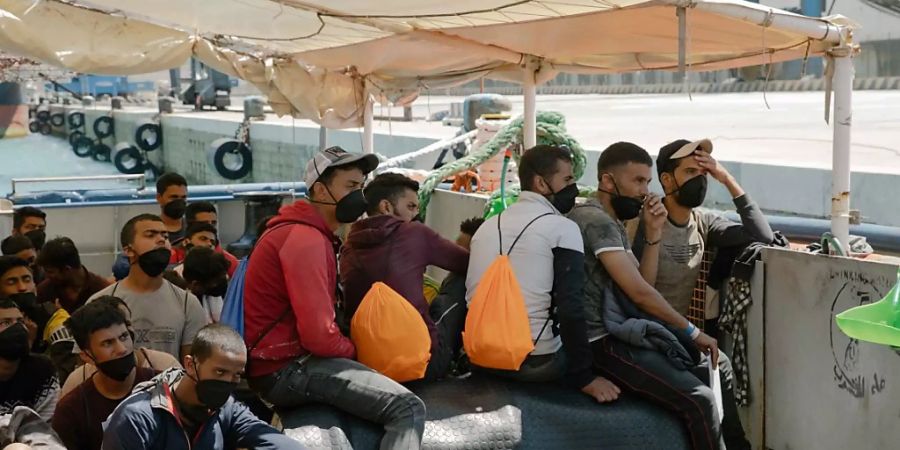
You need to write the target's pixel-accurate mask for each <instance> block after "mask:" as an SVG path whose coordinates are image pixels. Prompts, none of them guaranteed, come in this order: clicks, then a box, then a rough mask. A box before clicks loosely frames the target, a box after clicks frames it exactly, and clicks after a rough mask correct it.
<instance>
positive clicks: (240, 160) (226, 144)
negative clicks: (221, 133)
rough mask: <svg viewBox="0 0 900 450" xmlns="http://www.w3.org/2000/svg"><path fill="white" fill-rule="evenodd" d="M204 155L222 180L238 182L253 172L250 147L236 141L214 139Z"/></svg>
mask: <svg viewBox="0 0 900 450" xmlns="http://www.w3.org/2000/svg"><path fill="white" fill-rule="evenodd" d="M206 155H207V159H208V160H209V165H210V166H212V167H213V169H215V171H216V173H218V174H219V175H221V176H222V178H225V179H228V180H239V179H241V178H244V177H246V176H247V175H250V172H252V171H253V153H252V152H251V151H250V146H249V145H247V144H245V143H243V142H241V141H239V140H237V139H231V138H221V139H216V140H215V141H213V142H212V143H211V144H209V148H208V149H207V151H206ZM236 158H237V161H235V159H236Z"/></svg>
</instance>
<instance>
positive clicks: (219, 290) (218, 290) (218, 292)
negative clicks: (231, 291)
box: [206, 280, 228, 297]
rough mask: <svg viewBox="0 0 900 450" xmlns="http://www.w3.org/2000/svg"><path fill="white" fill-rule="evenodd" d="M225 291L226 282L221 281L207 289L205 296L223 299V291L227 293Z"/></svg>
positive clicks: (226, 287)
mask: <svg viewBox="0 0 900 450" xmlns="http://www.w3.org/2000/svg"><path fill="white" fill-rule="evenodd" d="M227 290H228V282H227V281H224V280H223V281H222V282H221V283H219V284H216V285H215V286H212V287H210V288H208V289H207V290H206V295H208V296H210V297H224V296H225V291H227Z"/></svg>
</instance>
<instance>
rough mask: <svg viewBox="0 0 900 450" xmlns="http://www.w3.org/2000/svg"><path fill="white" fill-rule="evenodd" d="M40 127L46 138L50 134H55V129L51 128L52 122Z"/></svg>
mask: <svg viewBox="0 0 900 450" xmlns="http://www.w3.org/2000/svg"><path fill="white" fill-rule="evenodd" d="M40 127H41V134H43V135H44V136H49V135H50V133H52V132H53V127H51V126H50V122H41V123H40Z"/></svg>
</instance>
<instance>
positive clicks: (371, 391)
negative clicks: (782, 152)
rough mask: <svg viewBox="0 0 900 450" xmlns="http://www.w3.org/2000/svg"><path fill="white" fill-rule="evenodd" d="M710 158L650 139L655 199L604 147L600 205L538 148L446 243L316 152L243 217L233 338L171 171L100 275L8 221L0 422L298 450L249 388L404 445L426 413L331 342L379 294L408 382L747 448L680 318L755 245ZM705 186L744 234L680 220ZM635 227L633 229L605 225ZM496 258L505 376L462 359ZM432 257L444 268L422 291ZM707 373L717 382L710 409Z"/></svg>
mask: <svg viewBox="0 0 900 450" xmlns="http://www.w3.org/2000/svg"><path fill="white" fill-rule="evenodd" d="M711 151H712V144H711V143H710V142H709V141H707V140H702V141H694V142H691V141H687V140H679V141H675V142H673V143H671V144H669V145H666V146H665V147H663V148H662V149H661V150H660V152H659V156H658V157H657V160H656V170H657V175H658V180H659V183H660V185H661V187H662V190H663V192H664V193H665V195H664V196H662V197H660V196H658V195H655V194H652V193H651V192H650V189H649V187H650V183H651V180H652V178H653V177H652V173H651V172H652V167H653V160H652V159H651V157H650V155H649V154H648V153H647V152H646V151H645V150H644V149H642V148H641V147H639V146H638V145H635V144H632V143H627V142H618V143H615V144H613V145H611V146H609V147H608V148H607V149H606V150H604V151H603V152H602V153H601V155H600V159H599V162H598V165H597V169H598V170H597V173H598V180H597V186H598V187H597V191H596V193H595V194H592V195H591V196H590V197H589V198H588V199H587V201H585V202H581V203H579V202H576V197H577V196H578V188H577V186H576V185H575V177H574V174H573V157H572V155H571V154H570V152H569V150H568V149H565V148H559V147H553V146H545V145H539V146H537V147H534V148H532V149H529V150H527V151H525V152H524V153H523V154H522V155H521V158H520V160H519V162H518V171H519V179H520V182H521V187H522V191H521V194H520V195H519V198H518V201H517V202H516V203H514V204H512V205H511V206H509V207H508V208H507V209H506V210H505V211H503V212H502V213H501V214H499V215H497V216H494V217H491V218H489V219H487V220H486V221H483V220H481V219H471V220H467V221H466V222H464V223H463V224H462V226H461V230H460V231H461V234H460V236H459V238H458V239H457V240H456V242H452V241H449V240H447V239H444V238H443V237H441V236H440V235H438V234H437V233H436V232H435V231H433V230H431V229H430V228H428V227H427V226H426V225H424V224H423V223H422V222H421V220H419V210H418V209H419V204H418V188H419V186H418V184H417V183H416V182H415V181H413V180H411V179H409V178H407V177H405V176H403V175H400V174H395V173H383V174H380V175H378V176H376V177H374V179H372V180H371V181H370V182H369V183H368V184H367V183H366V180H367V177H368V175H369V174H370V173H372V172H373V171H374V170H375V169H376V168H377V166H378V159H377V157H375V156H374V155H363V154H356V153H350V152H346V151H344V150H342V149H340V148H338V147H332V148H329V149H326V150H324V151H321V152H319V153H317V154H316V155H315V156H314V157H313V159H312V160H310V162H309V163H308V165H307V168H306V173H305V180H304V181H305V182H306V186H307V189H308V191H307V198H306V199H304V200H299V201H297V202H294V203H293V204H290V205H287V206H284V207H282V208H281V210H280V211H279V213H278V214H277V215H276V216H274V217H272V218H270V219H268V220H267V221H265V222H264V223H263V224H261V227H260V230H259V238H258V240H257V242H256V244H255V246H254V248H253V251H252V253H251V254H250V256H249V260H248V263H247V264H246V269H245V273H243V274H242V276H243V287H244V288H243V291H242V293H241V294H242V301H243V308H244V316H243V325H244V330H243V338H241V336H240V335H239V334H237V332H235V331H234V330H233V329H231V328H229V327H228V326H226V325H224V324H219V323H217V322H218V321H219V318H220V315H221V313H222V308H223V299H222V297H223V296H224V295H225V291H226V287H227V282H228V279H229V278H230V277H231V276H232V275H234V272H235V270H236V268H237V266H238V264H237V260H236V259H235V258H234V257H233V256H231V255H229V254H228V253H227V252H225V251H224V250H222V248H221V247H220V246H219V243H218V237H217V231H216V228H217V222H218V221H217V215H216V210H215V207H214V206H213V205H211V204H209V203H205V202H197V203H191V204H190V205H188V204H187V202H186V199H187V182H186V181H185V180H184V178H183V177H181V176H179V175H177V174H171V173H170V174H166V175H164V176H162V177H160V179H159V181H158V183H157V194H158V195H157V200H158V203H159V205H160V207H161V215H159V216H156V215H152V214H142V215H138V216H136V217H134V218H132V219H130V220H129V221H128V222H127V223H126V224H125V226H124V227H123V229H122V232H121V236H120V240H121V246H122V249H123V251H122V255H121V256H120V257H119V258H118V260H117V262H116V266H115V267H114V270H113V273H114V275H115V278H116V279H117V281H114V280H113V279H106V278H104V277H102V276H98V275H96V274H93V273H91V272H89V271H88V270H87V269H86V268H85V267H84V266H83V265H82V264H81V261H80V258H79V255H78V251H77V249H76V248H75V245H74V243H73V242H72V240H70V239H68V238H65V237H58V238H54V239H52V240H50V241H48V242H46V243H43V242H40V244H41V245H37V244H38V242H35V241H36V240H38V238H39V240H43V237H44V232H43V230H44V228H45V227H46V220H45V219H46V216H45V215H44V214H43V213H42V212H41V211H39V210H36V209H34V208H21V209H19V210H17V212H16V215H15V220H14V222H15V223H14V230H13V234H12V236H10V237H9V238H7V240H4V242H3V252H4V254H9V256H3V257H0V298H4V300H2V301H0V414H2V415H8V414H14V413H15V411H14V410H15V409H16V407H20V406H24V407H26V408H30V410H33V411H34V413H36V414H37V415H38V416H40V418H41V419H43V420H44V421H48V422H49V423H50V424H51V425H52V428H53V430H55V431H56V434H57V435H58V437H59V439H60V440H61V445H63V446H65V447H66V448H69V449H99V448H108V449H118V448H122V449H132V448H160V449H162V448H169V447H172V446H174V448H193V447H197V448H235V447H237V448H299V444H298V443H296V442H294V441H291V440H290V439H288V438H286V437H285V436H284V435H282V434H280V433H279V432H278V431H276V430H275V429H273V428H271V427H270V426H268V425H267V424H265V423H264V422H263V421H261V420H260V419H258V418H257V416H255V415H254V414H253V413H252V412H250V410H249V409H248V408H247V407H246V406H244V405H243V404H242V403H241V402H238V401H236V400H235V399H234V396H233V393H234V392H235V390H236V389H237V387H238V383H239V382H241V381H242V379H243V378H246V381H247V384H248V385H249V388H250V389H252V391H253V392H255V394H256V395H258V397H259V398H261V399H263V400H264V401H265V402H266V403H267V404H269V405H272V406H274V407H276V408H285V409H289V408H295V407H300V406H302V405H304V404H308V403H309V402H317V403H324V404H328V405H331V406H333V407H335V408H337V409H339V410H343V411H346V412H348V413H351V414H353V415H355V416H357V417H361V418H363V419H366V420H369V421H371V422H375V423H378V424H382V425H383V426H384V430H385V433H384V437H383V438H382V443H381V448H391V449H395V448H396V449H417V448H420V447H421V441H422V434H423V431H424V425H425V405H424V403H423V402H422V400H421V399H419V398H418V397H417V396H416V395H415V394H414V393H412V392H411V391H410V390H409V389H407V388H406V387H404V386H403V385H402V384H400V383H397V382H395V381H394V380H392V379H390V378H388V377H387V376H385V375H383V374H381V373H379V372H377V371H375V370H373V369H371V368H369V367H367V366H366V365H364V364H362V363H360V362H359V361H357V360H356V356H357V349H356V346H355V345H354V341H353V340H352V337H353V336H350V335H349V332H348V330H347V329H346V324H347V323H349V321H350V320H351V318H352V317H353V316H354V314H355V313H356V311H357V308H358V307H359V306H360V303H361V302H362V300H363V298H364V297H365V296H366V293H367V292H368V291H369V289H370V288H371V286H372V285H373V284H374V283H376V282H382V283H384V284H386V285H387V286H389V287H390V288H392V289H393V290H394V291H396V292H397V293H398V294H400V295H401V296H402V297H403V298H404V299H405V300H407V301H408V302H409V303H410V305H411V306H412V307H413V308H414V309H415V310H416V311H417V312H418V314H419V315H420V316H421V319H422V321H424V323H425V325H426V327H427V330H428V337H429V338H430V342H429V343H428V344H429V346H430V359H429V361H428V364H427V370H425V372H424V375H423V378H424V379H427V380H440V379H442V378H446V377H448V376H452V375H454V374H458V373H460V372H461V371H467V370H469V369H471V370H474V371H479V372H483V373H485V374H487V375H488V376H500V377H505V378H511V379H514V380H518V381H521V382H560V383H564V384H565V385H568V386H571V387H572V388H574V389H578V390H580V391H581V392H583V393H585V394H586V395H588V396H590V397H591V398H593V399H595V400H596V401H598V402H614V401H615V400H616V399H617V398H618V397H619V396H620V395H621V394H622V393H623V392H625V393H629V394H630V395H635V396H639V397H642V398H645V399H647V400H648V401H650V402H653V403H656V404H657V405H659V406H660V407H662V408H665V409H668V410H670V411H672V412H673V413H675V414H676V415H677V416H678V417H679V418H680V419H682V420H683V422H684V425H685V428H686V430H687V435H688V439H689V443H690V446H691V448H694V449H713V448H715V449H722V448H726V446H727V448H729V449H741V448H749V444H748V442H747V441H746V439H745V437H744V432H743V429H742V426H741V423H740V421H739V419H738V417H737V409H736V405H735V402H734V398H733V394H732V393H731V381H732V380H731V367H730V362H729V360H728V358H727V357H726V356H725V355H724V354H723V353H720V352H719V349H718V344H717V341H716V339H715V338H714V337H712V336H710V335H707V334H706V333H704V332H702V331H701V330H700V329H699V328H697V327H696V326H694V325H693V324H692V323H691V322H690V321H688V319H687V318H686V317H685V316H686V314H687V312H688V307H689V304H690V299H691V297H692V295H693V291H694V288H695V283H696V280H697V276H698V273H699V271H700V263H701V261H702V259H703V254H704V252H705V251H706V250H708V249H711V248H714V247H725V246H735V245H745V244H748V243H750V242H764V243H770V242H771V241H772V240H773V235H772V231H771V229H770V228H769V226H768V224H767V223H766V221H765V218H764V216H763V215H762V213H761V212H760V210H759V208H758V206H757V205H756V204H755V203H754V202H753V201H752V200H750V198H749V196H748V195H747V194H746V193H744V191H743V190H742V189H741V187H740V186H739V185H738V183H737V182H736V181H735V179H734V178H733V177H732V176H731V174H729V173H728V171H727V170H726V169H725V168H724V167H723V166H722V165H720V164H719V163H718V162H717V161H716V160H715V159H713V158H712V156H711V154H710V153H711ZM709 178H712V179H713V180H715V181H717V182H719V183H721V184H722V185H723V186H724V187H725V188H726V189H727V190H728V191H729V192H730V194H731V196H732V198H733V199H734V204H735V206H736V208H737V211H738V213H739V215H740V217H741V223H735V222H731V221H729V220H727V219H725V218H723V217H722V216H720V215H718V214H715V213H712V212H710V211H707V210H702V209H698V207H699V206H700V205H701V204H702V203H703V200H704V198H705V195H706V190H707V183H708V179H709ZM363 216H365V217H364V218H362V219H360V218H361V217H363ZM632 219H636V220H635V222H637V223H638V226H637V232H636V233H635V234H634V236H633V238H632V237H629V233H628V232H626V229H625V226H624V225H623V223H624V222H626V221H631V220H632ZM33 230H40V231H41V233H35V232H34V231H33ZM339 236H341V237H343V239H341V238H339ZM26 241H28V242H29V243H30V244H31V245H30V246H29V245H28V244H26ZM26 247H27V248H26ZM632 249H635V250H632ZM7 250H9V251H7ZM500 254H503V255H508V257H509V261H510V264H511V266H512V268H513V272H514V273H515V276H516V278H517V280H518V283H519V285H520V286H521V294H522V298H523V299H524V302H525V309H526V310H527V315H528V321H529V323H530V327H531V334H532V336H531V337H532V339H533V340H534V350H533V351H532V352H531V353H530V354H529V355H528V356H527V357H526V358H525V360H524V362H523V363H522V364H521V367H520V368H519V369H518V370H498V369H490V368H485V367H479V366H478V365H477V364H471V366H470V365H468V364H465V363H464V362H463V361H464V360H465V355H464V354H463V355H461V353H462V352H461V342H462V331H463V328H464V323H465V321H466V313H467V305H468V302H469V301H471V299H472V297H473V295H474V293H475V291H476V289H477V287H478V285H479V282H480V281H481V279H482V278H483V277H484V276H485V273H486V271H487V269H488V267H489V266H490V265H491V263H492V262H493V261H494V259H495V258H496V257H497V256H498V255H500ZM636 254H637V256H636ZM429 266H435V267H439V268H441V269H444V270H446V271H448V272H449V273H450V274H449V276H448V277H447V278H446V279H445V281H444V283H443V284H442V285H441V288H440V291H439V293H438V294H437V295H436V297H434V298H433V299H432V298H429V297H430V296H426V293H425V291H424V290H423V285H424V279H425V271H426V268H427V267H429ZM37 277H42V278H43V281H41V282H40V283H39V284H38V285H37V286H36V285H35V278H37ZM635 327H638V328H641V330H642V332H637V330H636V328H635ZM647 330H650V332H648V331H647ZM650 334H653V336H654V338H653V339H648V338H647V336H648V335H650ZM675 349H680V350H681V351H676V350H675ZM41 353H43V354H44V355H46V356H47V357H45V356H43V355H41ZM48 357H49V358H48ZM245 365H246V366H247V367H246V368H245ZM709 365H718V367H719V368H720V369H721V370H720V372H721V378H722V379H721V381H722V394H723V397H724V402H723V403H724V415H723V417H720V413H719V410H718V408H717V407H716V400H715V397H714V393H713V391H712V389H710V387H709V380H708V374H709V370H708V368H709ZM63 379H64V380H65V383H64V385H63V388H62V392H60V388H59V382H60V380H63ZM51 434H52V433H51ZM52 437H53V438H55V436H52ZM26 443H27V442H26ZM0 444H4V443H2V442H0Z"/></svg>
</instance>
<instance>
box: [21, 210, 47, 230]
mask: <svg viewBox="0 0 900 450" xmlns="http://www.w3.org/2000/svg"><path fill="white" fill-rule="evenodd" d="M27 217H40V218H41V219H43V220H44V221H45V222H46V221H47V213H45V212H43V211H41V210H40V209H37V208H35V207H34V206H23V207H21V208H17V209H16V210H15V212H13V228H15V229H17V230H18V229H19V228H21V227H22V225H25V218H27Z"/></svg>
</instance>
